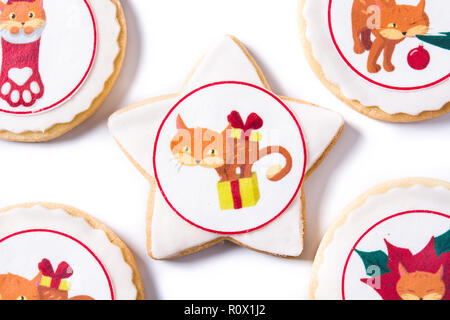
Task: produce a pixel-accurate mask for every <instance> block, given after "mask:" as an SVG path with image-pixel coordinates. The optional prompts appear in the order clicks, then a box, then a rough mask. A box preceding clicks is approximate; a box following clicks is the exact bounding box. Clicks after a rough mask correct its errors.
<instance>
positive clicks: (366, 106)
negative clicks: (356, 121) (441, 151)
mask: <svg viewBox="0 0 450 320" xmlns="http://www.w3.org/2000/svg"><path fill="white" fill-rule="evenodd" d="M449 9H450V3H449V2H448V1H445V0H437V1H430V0H378V1H377V0H362V1H361V0H353V1H337V0H300V1H299V25H300V29H301V38H302V43H303V46H304V51H305V54H306V56H307V58H308V60H309V62H310V65H311V67H312V69H313V70H314V72H315V73H316V75H317V76H318V77H319V78H320V80H321V81H322V82H323V83H324V84H325V86H326V87H327V88H328V89H329V90H330V91H331V92H333V93H334V94H335V95H336V96H337V97H338V98H340V99H341V100H342V101H344V102H345V103H347V104H348V105H349V106H350V107H352V108H353V109H355V110H356V111H358V112H360V113H362V114H364V115H366V116H369V117H371V118H374V119H378V120H383V121H390V122H412V121H420V120H425V119H430V118H434V117H438V116H441V115H444V114H446V113H448V112H449V111H450V102H449V100H450V99H449V92H450V81H449V77H450V59H449V58H450V33H449V32H450V26H449V25H448V18H447V17H446V15H445V14H443V12H447V11H448V10H449Z"/></svg>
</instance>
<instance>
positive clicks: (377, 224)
mask: <svg viewBox="0 0 450 320" xmlns="http://www.w3.org/2000/svg"><path fill="white" fill-rule="evenodd" d="M411 213H428V214H434V215H437V216H441V217H444V218H447V219H450V215H448V214H445V213H441V212H437V211H431V210H410V211H404V212H400V213H396V214H393V215H391V216H389V217H386V218H384V219H382V220H380V221H378V222H377V223H375V224H374V225H373V226H371V227H370V228H369V229H368V230H367V231H366V232H364V233H363V234H362V236H361V237H359V239H358V240H357V241H356V243H355V245H354V246H353V247H352V249H351V250H350V253H349V254H348V256H347V260H346V261H345V265H344V269H343V272H342V281H341V295H342V300H346V299H345V288H344V284H345V274H346V272H347V267H348V264H349V262H350V258H351V256H352V255H353V252H354V251H355V249H356V247H357V246H358V244H359V243H360V242H361V240H362V239H364V238H365V236H366V235H367V234H368V233H369V232H371V231H372V230H373V229H375V228H376V227H378V226H379V225H380V224H382V223H383V222H386V221H388V220H391V219H393V218H396V217H399V216H403V215H407V214H411Z"/></svg>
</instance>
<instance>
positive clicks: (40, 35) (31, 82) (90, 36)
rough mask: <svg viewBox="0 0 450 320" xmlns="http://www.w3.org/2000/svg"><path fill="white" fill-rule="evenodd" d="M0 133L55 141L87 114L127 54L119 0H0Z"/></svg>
mask: <svg viewBox="0 0 450 320" xmlns="http://www.w3.org/2000/svg"><path fill="white" fill-rule="evenodd" d="M0 42H1V55H0V56H1V68H0V139H4V140H10V141H21V142H43V141H48V140H52V139H55V138H57V137H59V136H61V135H62V134H64V133H66V132H68V131H70V130H71V129H73V128H75V127H76V126H78V125H79V124H81V123H82V122H83V121H85V120H86V119H88V118H89V117H90V116H92V115H93V114H94V113H95V111H96V110H97V109H98V108H99V107H100V106H101V104H102V103H103V101H104V100H105V99H106V97H107V95H108V94H109V92H110V90H111V89H112V87H113V85H114V83H115V81H116V79H117V77H118V75H119V72H120V69H121V67H122V62H123V59H124V56H125V47H126V22H125V15H124V12H123V9H122V6H121V3H120V0H95V1H93V0H66V1H60V0H0Z"/></svg>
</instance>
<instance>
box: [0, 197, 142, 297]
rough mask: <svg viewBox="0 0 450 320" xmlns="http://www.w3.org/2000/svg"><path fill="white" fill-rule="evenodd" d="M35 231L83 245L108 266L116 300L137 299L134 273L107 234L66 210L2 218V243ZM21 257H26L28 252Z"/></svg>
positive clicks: (20, 211) (18, 212) (14, 212)
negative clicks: (60, 235)
mask: <svg viewBox="0 0 450 320" xmlns="http://www.w3.org/2000/svg"><path fill="white" fill-rule="evenodd" d="M32 229H48V230H54V231H58V232H61V233H65V234H68V235H70V236H72V237H74V238H76V239H77V240H79V241H81V242H82V243H84V244H85V245H86V246H87V247H88V248H89V249H90V250H92V251H93V252H94V254H95V255H96V256H97V257H98V258H99V260H100V261H101V262H102V264H103V265H104V266H105V268H106V270H107V272H108V275H109V277H110V278H111V281H112V285H113V289H114V295H115V298H116V299H118V300H134V299H136V296H137V290H136V288H135V286H134V284H133V270H132V268H131V267H130V266H129V265H128V264H127V263H126V262H125V260H124V257H123V254H122V250H121V248H120V247H118V246H116V245H114V244H112V243H111V242H110V241H109V239H108V237H107V236H106V234H105V232H104V231H102V230H99V229H94V228H93V227H91V226H90V225H89V224H88V223H87V222H86V221H85V220H84V219H83V218H78V217H74V216H71V215H70V214H68V213H67V212H65V211H64V210H63V209H56V210H50V209H46V208H43V207H41V206H34V207H32V208H14V209H11V210H9V211H7V212H5V213H2V214H0V239H2V238H4V237H6V236H9V235H11V234H14V233H16V232H19V231H24V230H32ZM1 245H2V244H0V246H1ZM49 251H51V250H49ZM2 252H3V251H2ZM22 254H25V255H26V252H22ZM10 258H11V257H10ZM43 258H45V257H43ZM55 263H59V261H58V262H55Z"/></svg>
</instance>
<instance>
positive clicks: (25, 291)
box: [0, 259, 94, 300]
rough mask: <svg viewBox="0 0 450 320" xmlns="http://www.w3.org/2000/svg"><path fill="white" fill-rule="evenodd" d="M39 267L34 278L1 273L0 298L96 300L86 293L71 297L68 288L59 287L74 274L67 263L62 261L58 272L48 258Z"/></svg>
mask: <svg viewBox="0 0 450 320" xmlns="http://www.w3.org/2000/svg"><path fill="white" fill-rule="evenodd" d="M38 267H39V273H38V274H37V276H36V277H34V278H33V279H32V280H28V279H26V278H23V277H21V276H18V275H15V274H12V273H8V274H0V300H94V299H93V298H91V297H89V296H85V295H80V296H75V297H72V298H69V292H68V288H64V289H62V288H59V283H60V281H61V280H62V279H65V278H68V277H70V276H71V275H72V274H73V270H72V268H71V267H70V266H69V265H68V264H67V263H65V262H62V263H60V264H59V266H58V269H57V270H56V272H54V271H53V267H52V266H51V263H50V262H49V261H48V260H47V259H43V260H42V261H41V262H40V263H39V265H38ZM50 276H51V277H50ZM47 282H48V283H47Z"/></svg>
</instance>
